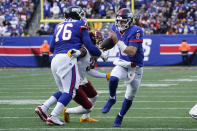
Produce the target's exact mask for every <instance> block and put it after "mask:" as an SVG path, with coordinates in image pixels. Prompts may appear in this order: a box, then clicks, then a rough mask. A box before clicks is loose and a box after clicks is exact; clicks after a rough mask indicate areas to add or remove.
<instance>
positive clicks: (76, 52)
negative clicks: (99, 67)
mask: <svg viewBox="0 0 197 131" xmlns="http://www.w3.org/2000/svg"><path fill="white" fill-rule="evenodd" d="M67 55H68V56H69V57H72V56H73V57H78V56H80V55H81V52H80V51H79V50H76V49H70V50H69V51H68V52H67Z"/></svg>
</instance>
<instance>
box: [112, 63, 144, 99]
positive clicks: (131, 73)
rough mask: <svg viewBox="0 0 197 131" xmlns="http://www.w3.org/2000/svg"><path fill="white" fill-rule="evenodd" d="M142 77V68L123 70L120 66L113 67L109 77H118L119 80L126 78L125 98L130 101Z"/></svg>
mask: <svg viewBox="0 0 197 131" xmlns="http://www.w3.org/2000/svg"><path fill="white" fill-rule="evenodd" d="M142 75H143V67H135V68H125V67H122V66H119V65H117V66H115V67H114V68H113V70H112V72H111V76H115V77H118V78H119V80H121V79H124V78H128V81H126V82H125V84H126V87H127V89H126V92H125V98H126V99H129V100H132V99H133V97H135V96H136V93H137V91H138V89H139V87H140V84H141V80H142Z"/></svg>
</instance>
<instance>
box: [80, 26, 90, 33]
mask: <svg viewBox="0 0 197 131" xmlns="http://www.w3.org/2000/svg"><path fill="white" fill-rule="evenodd" d="M88 28H89V27H88V26H85V25H81V26H80V32H81V30H83V29H88Z"/></svg>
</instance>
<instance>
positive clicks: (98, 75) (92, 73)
mask: <svg viewBox="0 0 197 131" xmlns="http://www.w3.org/2000/svg"><path fill="white" fill-rule="evenodd" d="M87 74H88V75H90V76H93V77H96V78H106V74H105V73H101V72H98V71H97V70H95V69H91V70H90V71H88V72H87Z"/></svg>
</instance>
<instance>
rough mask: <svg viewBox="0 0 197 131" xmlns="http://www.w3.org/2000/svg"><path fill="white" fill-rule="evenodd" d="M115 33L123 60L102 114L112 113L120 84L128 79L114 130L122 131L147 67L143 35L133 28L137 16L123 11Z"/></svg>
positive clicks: (112, 78) (117, 66)
mask: <svg viewBox="0 0 197 131" xmlns="http://www.w3.org/2000/svg"><path fill="white" fill-rule="evenodd" d="M112 30H113V31H112V32H111V33H110V34H109V37H110V38H112V39H113V41H114V43H115V44H116V45H117V46H118V48H119V52H120V56H119V59H118V60H116V61H114V62H113V64H114V65H115V67H114V68H113V69H112V71H111V76H110V79H109V99H108V101H107V103H106V104H105V105H104V107H103V108H102V113H108V112H109V111H110V108H111V107H112V106H113V105H114V104H115V103H116V89H117V87H118V82H119V80H120V79H124V78H127V79H128V81H127V82H126V86H127V89H126V92H125V98H124V101H123V103H122V107H121V110H120V112H119V113H118V114H117V116H116V119H115V121H114V124H113V126H114V127H120V126H121V124H122V120H123V117H124V115H125V114H126V112H127V111H128V110H129V108H130V107H131V105H132V102H133V99H134V97H135V96H136V93H137V91H138V89H139V87H140V84H141V79H142V74H143V66H144V63H143V59H144V52H143V48H142V42H143V31H142V29H141V28H140V27H138V26H136V25H133V14H132V13H131V11H130V9H128V8H122V9H120V10H119V11H118V12H117V14H116V23H115V24H114V25H113V26H112Z"/></svg>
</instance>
